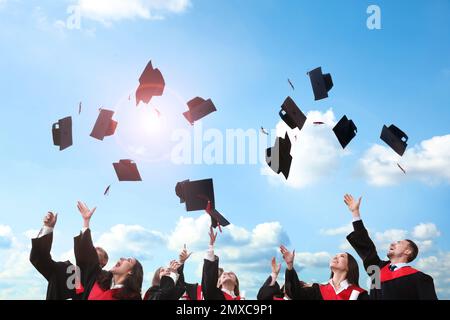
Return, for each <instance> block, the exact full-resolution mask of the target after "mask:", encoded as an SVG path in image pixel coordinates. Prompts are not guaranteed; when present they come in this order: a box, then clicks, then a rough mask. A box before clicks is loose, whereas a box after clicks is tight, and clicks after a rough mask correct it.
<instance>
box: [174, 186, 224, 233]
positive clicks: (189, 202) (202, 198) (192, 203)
mask: <svg viewBox="0 0 450 320" xmlns="http://www.w3.org/2000/svg"><path fill="white" fill-rule="evenodd" d="M175 193H176V195H177V196H178V197H179V198H180V203H185V205H186V211H199V210H206V211H207V213H208V214H209V215H210V217H211V226H212V227H214V228H216V227H219V229H220V226H222V227H226V226H227V225H229V224H230V222H229V221H228V220H227V219H225V217H224V216H222V214H221V213H220V212H219V211H217V210H216V209H215V202H214V184H213V180H212V179H205V180H197V181H190V180H184V181H181V182H178V183H177V184H176V186H175Z"/></svg>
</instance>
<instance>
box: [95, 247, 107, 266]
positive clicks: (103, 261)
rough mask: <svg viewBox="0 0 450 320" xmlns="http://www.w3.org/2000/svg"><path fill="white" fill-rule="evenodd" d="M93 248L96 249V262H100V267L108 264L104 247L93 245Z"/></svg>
mask: <svg viewBox="0 0 450 320" xmlns="http://www.w3.org/2000/svg"><path fill="white" fill-rule="evenodd" d="M95 250H96V251H97V256H98V262H99V263H100V267H101V268H102V269H103V268H104V267H105V266H106V265H107V264H108V260H109V257H108V254H107V253H106V251H105V249H103V248H101V247H95Z"/></svg>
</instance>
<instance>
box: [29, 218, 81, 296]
mask: <svg viewBox="0 0 450 320" xmlns="http://www.w3.org/2000/svg"><path fill="white" fill-rule="evenodd" d="M57 220H58V214H53V213H52V212H48V213H47V215H45V217H44V225H43V227H42V228H41V230H40V231H39V234H38V236H37V238H34V239H32V240H31V253H30V262H31V263H32V264H33V266H34V267H35V268H36V270H37V271H39V273H40V274H42V275H43V276H44V277H45V279H47V281H48V287H47V298H46V299H47V300H66V299H73V300H78V299H80V296H79V295H78V294H77V292H76V289H75V282H74V281H73V280H75V278H73V280H72V279H71V278H72V277H73V276H74V275H75V266H74V265H73V264H72V263H71V262H70V261H59V262H56V261H54V260H53V259H52V256H51V254H50V251H51V249H52V243H53V229H54V228H55V225H56V221H57Z"/></svg>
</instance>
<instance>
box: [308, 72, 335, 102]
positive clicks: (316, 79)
mask: <svg viewBox="0 0 450 320" xmlns="http://www.w3.org/2000/svg"><path fill="white" fill-rule="evenodd" d="M307 75H308V76H309V79H310V80H311V85H312V88H313V91H314V98H315V100H316V101H317V100H321V99H325V98H328V91H330V90H331V88H333V79H332V78H331V75H330V74H329V73H326V74H323V73H322V68H321V67H319V68H316V69H314V70H311V71H309V72H308V73H307Z"/></svg>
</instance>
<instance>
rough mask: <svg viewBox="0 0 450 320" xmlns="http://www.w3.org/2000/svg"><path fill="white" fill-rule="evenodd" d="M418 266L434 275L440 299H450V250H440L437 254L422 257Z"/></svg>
mask: <svg viewBox="0 0 450 320" xmlns="http://www.w3.org/2000/svg"><path fill="white" fill-rule="evenodd" d="M416 266H417V268H418V269H419V270H421V271H423V272H425V273H427V274H429V275H430V276H432V277H433V280H434V285H435V287H436V291H437V294H438V297H439V298H440V299H450V275H449V273H448V270H450V252H440V253H439V254H437V255H435V256H429V257H426V258H420V259H419V260H418V262H417V264H416Z"/></svg>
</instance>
